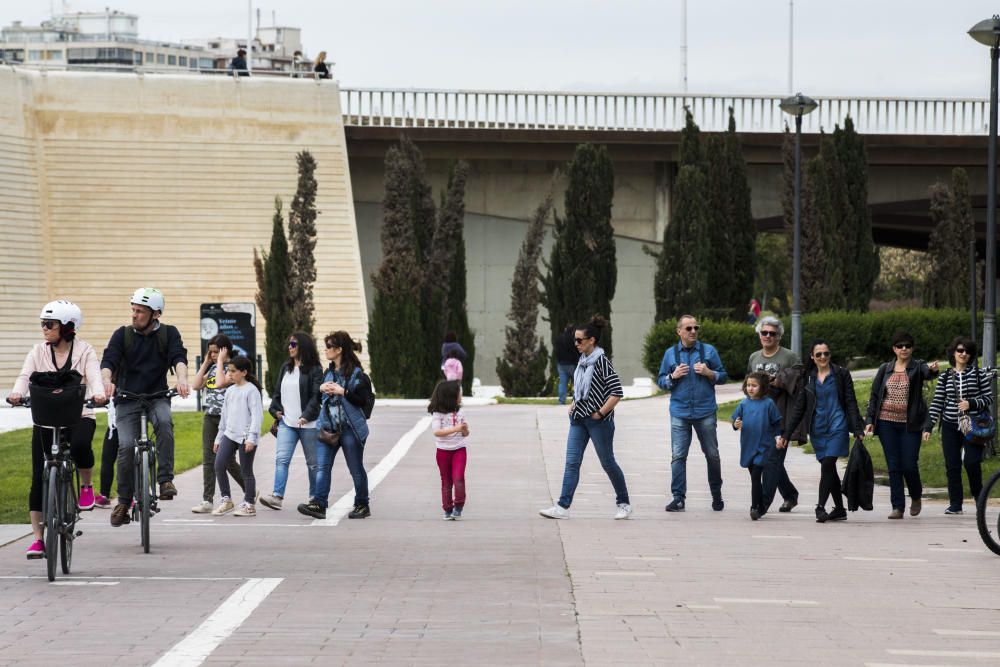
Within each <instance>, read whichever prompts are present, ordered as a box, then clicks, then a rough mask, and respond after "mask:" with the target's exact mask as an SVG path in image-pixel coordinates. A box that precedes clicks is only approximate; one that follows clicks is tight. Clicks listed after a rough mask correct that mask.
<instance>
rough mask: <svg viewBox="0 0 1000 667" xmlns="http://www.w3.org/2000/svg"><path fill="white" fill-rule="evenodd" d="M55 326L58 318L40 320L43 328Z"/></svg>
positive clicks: (53, 327)
mask: <svg viewBox="0 0 1000 667" xmlns="http://www.w3.org/2000/svg"><path fill="white" fill-rule="evenodd" d="M57 326H59V321H58V320H42V328H43V329H55V328H56V327H57Z"/></svg>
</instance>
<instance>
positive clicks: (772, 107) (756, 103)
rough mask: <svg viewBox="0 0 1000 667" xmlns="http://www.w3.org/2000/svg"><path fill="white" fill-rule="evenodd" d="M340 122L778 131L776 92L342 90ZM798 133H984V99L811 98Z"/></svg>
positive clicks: (781, 125) (783, 119)
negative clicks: (813, 104)
mask: <svg viewBox="0 0 1000 667" xmlns="http://www.w3.org/2000/svg"><path fill="white" fill-rule="evenodd" d="M340 95H341V107H342V110H343V114H344V120H345V123H346V124H347V125H353V126H374V127H396V128H406V127H428V128H433V127H438V128H442V127H447V128H487V129H501V130H513V129H517V130H597V131H622V130H625V131H638V132H663V131H667V132H670V131H678V130H680V129H681V128H683V127H684V121H685V115H684V110H685V109H690V111H691V114H692V115H693V117H694V121H695V122H696V123H697V124H698V126H699V127H700V128H701V129H702V130H705V131H709V132H718V131H723V130H725V129H726V128H727V127H728V123H729V111H728V110H729V108H730V107H731V108H732V109H733V112H734V115H735V118H736V128H737V130H739V131H741V132H782V131H783V130H784V129H785V124H786V123H790V121H791V117H790V116H788V115H787V114H784V113H782V111H781V109H780V107H779V106H778V105H779V103H780V102H781V99H782V96H780V95H670V94H641V93H637V94H624V93H622V94H617V93H552V92H534V91H486V90H478V91H477V90H412V89H388V88H342V89H341V91H340ZM815 99H816V101H818V102H819V108H818V109H817V110H816V111H815V112H814V113H812V114H810V115H808V116H805V117H803V123H802V129H803V131H804V132H819V131H820V129H823V130H825V131H831V130H833V128H834V125H837V124H840V125H843V122H844V118H845V117H847V116H848V115H849V116H850V117H851V118H852V120H853V121H854V126H855V128H856V129H857V131H858V132H861V133H863V134H933V135H979V134H982V135H985V134H987V123H988V119H989V116H988V111H989V105H988V102H987V100H985V99H955V98H952V99H945V98H938V99H933V98H927V99H923V98H904V97H891V98H887V97H816V98H815Z"/></svg>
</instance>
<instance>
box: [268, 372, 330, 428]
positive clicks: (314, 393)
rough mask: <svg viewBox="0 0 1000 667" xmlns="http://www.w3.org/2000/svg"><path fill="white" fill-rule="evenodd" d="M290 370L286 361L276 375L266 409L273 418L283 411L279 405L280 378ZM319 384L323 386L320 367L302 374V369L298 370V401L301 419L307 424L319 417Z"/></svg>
mask: <svg viewBox="0 0 1000 667" xmlns="http://www.w3.org/2000/svg"><path fill="white" fill-rule="evenodd" d="M291 370H292V362H291V361H286V362H285V363H284V365H283V366H282V367H281V372H280V373H278V381H277V382H276V383H275V385H274V393H273V394H271V405H270V406H269V407H268V409H267V411H268V412H270V413H271V416H272V417H274V418H277V416H278V415H277V414H275V413H277V412H284V411H285V408H284V407H282V405H281V378H283V377H285V373H290V372H291ZM321 384H323V367H322V366H315V367H313V368H310V369H309V371H308V372H302V368H301V367H300V368H299V401H301V403H300V405H301V406H302V418H303V419H305V420H306V421H307V422H311V421H313V420H315V419H316V418H317V417H319V401H320V395H319V386H320V385H321Z"/></svg>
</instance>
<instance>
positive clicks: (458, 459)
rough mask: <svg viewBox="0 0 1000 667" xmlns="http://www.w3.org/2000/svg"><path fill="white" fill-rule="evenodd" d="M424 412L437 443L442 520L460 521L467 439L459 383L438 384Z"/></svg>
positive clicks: (463, 496)
mask: <svg viewBox="0 0 1000 667" xmlns="http://www.w3.org/2000/svg"><path fill="white" fill-rule="evenodd" d="M427 412H430V413H431V416H432V419H433V423H432V426H433V427H434V442H435V444H437V464H438V470H439V471H440V472H441V507H442V508H443V509H444V520H445V521H454V520H455V519H460V518H462V509H463V508H464V507H465V461H466V454H465V439H466V438H467V437H468V436H469V424H468V422H466V421H465V415H464V414H462V383H461V382H460V381H458V380H446V381H444V382H438V384H437V386H436V387H434V393H433V394H432V395H431V403H430V405H428V406H427ZM452 491H454V495H452Z"/></svg>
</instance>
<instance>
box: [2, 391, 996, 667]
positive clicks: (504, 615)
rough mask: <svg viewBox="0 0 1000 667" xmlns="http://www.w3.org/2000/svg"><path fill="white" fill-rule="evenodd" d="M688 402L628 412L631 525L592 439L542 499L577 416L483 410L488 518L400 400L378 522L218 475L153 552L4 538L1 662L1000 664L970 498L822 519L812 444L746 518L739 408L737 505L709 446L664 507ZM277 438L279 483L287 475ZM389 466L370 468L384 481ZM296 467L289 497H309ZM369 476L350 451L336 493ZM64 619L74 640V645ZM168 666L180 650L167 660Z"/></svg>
mask: <svg viewBox="0 0 1000 667" xmlns="http://www.w3.org/2000/svg"><path fill="white" fill-rule="evenodd" d="M666 403H667V401H666V399H665V398H657V399H650V400H645V401H630V402H627V403H624V404H622V406H621V407H620V408H619V411H618V433H617V441H616V449H617V453H618V457H619V460H620V462H621V464H622V467H623V468H624V470H625V472H626V476H627V479H628V482H629V490H630V492H631V495H632V501H633V505H634V506H635V514H634V515H633V516H634V518H633V519H632V520H630V521H614V520H612V518H611V517H612V515H613V513H614V497H613V495H612V492H611V487H610V483H609V482H608V481H607V479H606V477H605V475H604V473H603V471H602V470H601V469H600V466H599V465H598V463H597V459H596V456H594V454H593V453H588V454H587V456H586V458H585V461H584V466H583V474H582V483H581V485H580V488H579V491H578V494H577V498H576V501H575V503H574V506H573V508H572V518H571V519H569V520H567V521H551V520H547V519H543V518H541V517H539V516H538V515H537V510H538V509H539V508H541V507H544V506H547V505H548V504H549V503H551V501H552V497H553V496H558V494H559V486H560V481H561V478H562V466H563V456H564V452H565V449H564V447H565V437H566V415H565V410H564V409H563V408H560V407H552V406H523V405H501V406H491V407H470V408H468V416H469V421H470V424H471V426H472V429H473V436H472V438H471V445H470V455H469V470H468V489H469V503H468V506H467V509H466V517H465V518H464V519H463V520H462V521H459V522H445V521H442V520H441V510H440V507H439V502H440V499H439V493H438V488H437V487H438V479H437V469H436V466H435V464H434V445H433V438H432V437H431V435H430V433H429V431H427V430H423V431H422V432H421V433H420V434H419V436H418V437H416V439H415V440H414V441H413V443H412V447H410V448H409V450H408V451H406V452H405V455H403V456H402V457H401V458H398V456H399V454H400V453H401V452H403V451H404V450H405V449H406V447H407V445H408V443H409V442H410V440H408V439H407V438H406V437H405V436H406V434H407V433H411V434H412V433H413V427H414V425H419V424H422V423H423V422H421V421H420V420H422V419H424V417H425V415H424V414H423V413H422V412H421V410H420V409H415V408H402V407H400V408H388V407H387V408H380V409H378V410H377V411H376V413H375V416H374V419H373V421H372V428H373V435H372V438H371V440H370V441H369V446H368V448H367V451H366V465H367V467H368V468H369V470H372V469H373V468H376V466H377V465H379V464H380V462H386V463H383V464H381V465H382V468H381V470H383V471H384V470H385V469H386V467H387V465H388V463H387V462H388V461H391V460H395V459H397V458H398V463H397V464H396V465H395V467H393V468H392V469H391V470H390V471H388V473H387V474H386V475H385V476H384V478H383V479H382V481H380V482H379V484H378V486H377V487H376V489H375V491H374V492H373V494H372V495H373V512H374V516H373V517H372V518H371V519H368V520H365V521H348V520H346V519H344V520H341V521H338V520H336V518H334V519H332V520H328V521H327V522H323V523H322V524H320V525H317V524H316V523H314V522H313V521H312V520H310V519H308V518H306V517H302V516H300V515H298V514H297V513H295V512H294V510H293V509H285V510H283V511H281V512H272V511H269V510H267V509H266V508H261V509H260V510H259V512H260V514H259V515H258V516H257V517H256V518H254V519H238V518H235V517H232V516H228V517H222V518H217V519H213V518H206V517H204V516H203V515H202V516H196V515H193V514H191V513H190V511H189V508H190V506H191V505H192V504H193V503H194V502H195V501H196V500H197V499H198V490H199V489H200V484H201V480H200V474H201V473H200V471H199V470H195V471H191V472H189V473H185V474H184V475H182V476H180V477H179V478H178V479H179V484H178V486H179V489H180V496H179V497H178V499H177V500H174V501H172V502H168V503H163V505H164V511H163V512H161V513H160V514H159V515H158V516H157V517H156V519H155V525H154V526H153V551H152V553H151V554H148V555H144V554H142V553H141V549H140V547H139V544H138V542H139V540H138V530H137V527H136V526H134V525H129V526H126V527H122V528H117V529H112V528H111V527H110V526H109V525H108V524H107V521H108V513H107V512H106V511H101V512H98V511H94V512H93V513H91V514H90V515H88V517H87V520H86V521H85V522H84V525H83V530H84V533H85V534H84V535H83V537H81V538H80V540H79V541H78V542H77V553H76V554H75V558H74V566H75V567H74V575H73V577H72V578H70V577H62V578H60V579H59V580H58V582H57V583H58V584H59V585H50V584H49V583H48V582H47V581H45V579H44V565H43V563H42V562H28V561H26V560H24V556H23V551H24V548H25V541H24V540H21V541H19V542H15V543H14V544H11V545H9V546H6V547H3V548H0V599H3V600H4V602H5V604H4V605H3V606H2V608H0V665H22V664H31V663H35V664H41V663H49V664H51V663H52V662H54V661H56V660H78V656H79V655H91V656H95V657H96V656H100V657H101V659H102V662H104V663H107V664H120V665H136V664H154V663H155V664H159V665H182V664H183V665H197V664H201V663H203V662H204V663H209V664H233V665H236V664H296V665H297V664H324V665H340V664H348V665H361V664H390V665H402V664H418V665H424V664H442V663H447V664H491V665H493V664H506V665H532V664H546V665H584V664H590V665H606V664H620V665H646V664H660V665H718V664H740V665H744V664H747V665H749V664H760V665H773V664H788V665H792V664H795V665H801V664H824V665H825V664H829V665H864V664H870V665H881V664H895V665H902V664H938V665H939V664H955V665H972V664H990V663H992V664H997V663H998V662H1000V627H998V626H997V619H998V618H1000V617H998V615H997V610H998V609H1000V577H998V576H995V575H997V574H1000V559H997V558H996V557H995V556H993V555H992V554H990V553H989V552H988V551H987V550H986V549H985V548H984V547H983V546H982V544H981V543H980V542H979V540H978V535H977V534H976V532H975V525H974V518H973V517H972V515H965V516H961V517H945V516H944V515H943V514H942V512H943V510H944V504H942V503H935V502H931V501H927V502H925V510H924V513H923V514H922V515H921V516H920V517H917V518H911V517H909V516H907V518H906V519H905V520H903V521H898V522H889V521H887V520H886V518H885V516H886V514H887V513H888V510H889V507H888V498H887V492H886V490H885V489H881V488H880V489H878V490H877V491H876V494H877V495H876V510H875V511H874V512H869V513H864V512H859V513H855V514H852V515H851V517H850V519H849V520H848V521H847V522H845V523H840V524H824V525H820V524H816V523H815V522H814V520H813V517H812V507H811V505H812V503H811V502H810V501H809V499H810V498H812V497H814V495H815V492H816V485H817V480H818V473H819V466H818V464H817V463H816V461H815V459H814V458H813V457H811V456H808V455H805V454H803V453H801V452H800V451H799V450H795V451H793V452H791V453H790V454H789V457H788V466H789V471H790V474H791V476H792V478H793V480H794V481H795V482H796V483H797V484H798V485H799V487H800V490H801V493H802V504H801V505H800V506H799V507H798V508H797V509H796V510H795V511H794V512H792V513H791V514H787V515H782V514H777V513H773V514H770V515H768V516H767V517H765V518H764V519H763V520H761V521H759V522H751V521H750V520H749V518H748V516H747V509H748V505H749V483H748V475H746V473H745V471H743V470H741V469H739V468H738V465H737V459H738V456H737V451H738V444H737V439H736V434H735V433H734V432H733V431H732V430H731V429H729V427H728V426H726V425H723V426H722V428H720V430H719V433H720V440H721V443H722V445H721V448H722V457H723V477H724V480H725V486H724V495H725V498H726V510H725V511H724V512H712V511H711V508H710V506H709V504H710V496H709V494H708V489H707V482H706V480H705V466H704V459H703V458H702V456H701V454H700V452H699V451H698V450H697V448H696V447H695V448H694V449H693V450H692V456H691V458H690V460H689V464H688V478H689V495H688V510H687V512H685V513H683V514H667V513H665V512H664V511H663V505H664V503H665V502H666V500H667V498H666V488H667V486H668V484H669V453H668V448H667V445H666V437H667V436H666V431H667V421H666V417H665V412H666ZM272 453H273V445H272V444H271V443H267V444H265V445H263V450H262V453H261V456H260V465H259V466H258V468H259V470H258V477H259V479H260V480H261V481H262V482H263V488H264V490H265V491H266V490H268V484H269V482H270V481H271V479H272V470H273V458H272ZM377 476H378V475H376V474H374V473H373V474H372V477H373V479H375V478H376V477H377ZM304 478H305V475H304V464H303V463H302V461H301V459H300V458H299V459H298V460H296V461H294V462H293V475H292V481H291V483H290V487H289V494H288V496H289V497H288V504H289V506H294V505H295V504H296V503H297V502H300V501H302V500H304V495H305V479H304ZM349 479H350V478H349V476H348V475H347V473H346V469H345V467H344V464H343V463H342V462H341V461H337V463H336V466H335V472H334V492H333V494H332V497H331V499H336V498H339V497H341V496H342V495H344V494H346V497H347V502H348V503H349V501H350V489H349ZM53 628H59V637H60V640H59V641H57V642H55V641H53ZM157 661H159V662H157Z"/></svg>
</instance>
